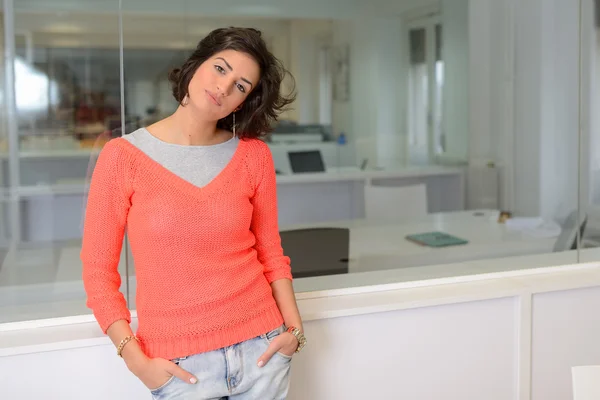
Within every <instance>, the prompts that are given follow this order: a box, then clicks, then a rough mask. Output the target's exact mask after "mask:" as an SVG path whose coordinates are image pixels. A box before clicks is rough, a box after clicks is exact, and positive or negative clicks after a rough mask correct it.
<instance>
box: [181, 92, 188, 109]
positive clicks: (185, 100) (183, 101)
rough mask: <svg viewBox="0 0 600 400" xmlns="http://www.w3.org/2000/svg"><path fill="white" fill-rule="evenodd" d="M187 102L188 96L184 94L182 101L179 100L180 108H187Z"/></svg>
mask: <svg viewBox="0 0 600 400" xmlns="http://www.w3.org/2000/svg"><path fill="white" fill-rule="evenodd" d="M188 101H189V100H188V95H187V94H186V95H185V96H184V97H183V100H181V105H182V106H187V104H188Z"/></svg>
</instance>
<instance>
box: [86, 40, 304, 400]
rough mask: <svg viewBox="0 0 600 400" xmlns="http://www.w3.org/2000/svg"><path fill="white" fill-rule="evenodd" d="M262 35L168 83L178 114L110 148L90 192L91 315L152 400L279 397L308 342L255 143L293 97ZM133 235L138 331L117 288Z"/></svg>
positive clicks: (191, 62)
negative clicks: (283, 87)
mask: <svg viewBox="0 0 600 400" xmlns="http://www.w3.org/2000/svg"><path fill="white" fill-rule="evenodd" d="M285 73H286V71H285V69H284V68H283V67H282V66H281V63H280V62H279V61H278V60H277V59H276V58H275V57H274V56H273V55H272V54H271V53H270V52H269V51H268V50H267V47H266V45H265V43H264V41H263V39H262V38H261V34H260V32H259V31H257V30H254V29H245V28H228V29H217V30H215V31H213V32H211V33H210V34H209V35H208V36H207V37H206V38H204V39H203V40H202V41H201V42H200V43H199V44H198V47H197V48H196V50H195V51H194V53H193V54H192V55H191V56H190V57H189V59H188V60H187V61H186V62H185V63H184V64H183V66H182V67H181V68H179V69H175V70H174V71H172V72H171V74H170V75H169V79H170V81H171V82H172V86H173V95H174V97H175V99H176V100H177V101H178V102H179V107H178V108H177V110H176V111H175V113H173V114H172V115H171V116H169V117H167V118H165V119H163V120H161V121H158V122H157V123H155V124H152V125H150V126H148V127H147V128H142V129H139V130H137V131H135V132H133V133H131V134H129V135H125V136H123V137H121V138H116V139H113V140H111V141H110V142H108V143H107V144H106V145H105V147H104V148H103V150H102V152H101V153H100V156H99V158H98V162H97V164H96V167H95V169H94V173H93V176H92V181H91V183H90V190H89V197H88V202H87V209H86V220H85V226H84V235H83V246H82V250H81V258H82V261H83V280H84V285H85V289H86V291H87V294H88V306H89V307H90V308H91V309H92V310H93V312H94V315H95V317H96V319H97V320H98V322H99V324H100V326H101V328H102V329H103V331H104V332H105V333H107V334H108V335H109V336H110V338H111V340H112V341H113V343H114V344H115V346H116V347H117V353H118V354H119V355H120V356H121V357H123V359H124V360H125V363H126V365H127V367H128V368H129V369H130V370H131V372H133V373H134V374H135V375H136V376H137V377H138V378H139V379H140V380H141V381H142V382H143V383H144V384H145V385H146V386H147V387H148V388H149V389H150V390H151V391H152V394H153V396H154V398H156V399H159V398H160V399H175V398H176V399H223V398H228V399H240V400H242V399H284V398H285V397H286V394H287V390H288V382H289V369H290V361H291V357H292V355H293V354H294V352H297V351H299V349H301V348H302V346H303V345H304V343H305V339H304V335H303V333H302V332H303V328H302V321H301V318H300V315H299V312H298V309H297V306H296V301H295V296H294V292H293V288H292V281H291V280H292V275H291V269H290V262H289V258H288V257H286V256H284V254H283V251H282V248H281V241H280V237H279V232H278V226H277V204H276V203H277V202H276V183H275V168H274V165H273V160H272V157H271V153H270V151H269V149H268V147H267V145H266V144H265V143H264V142H262V141H261V140H258V137H259V136H260V135H261V134H264V133H265V132H267V131H268V130H269V127H270V126H271V125H272V123H273V122H275V121H276V119H277V116H278V114H279V113H280V112H281V111H282V110H283V109H284V107H285V106H287V105H288V104H289V103H291V102H292V101H293V96H290V97H284V96H282V95H281V93H280V87H281V83H282V80H283V78H284V76H285ZM125 227H127V233H128V237H129V241H130V244H131V251H132V254H133V256H134V259H135V268H136V279H137V293H136V305H137V314H138V323H139V325H138V330H137V335H134V334H133V333H132V330H131V328H130V322H131V317H130V313H129V311H128V309H127V306H126V302H125V298H124V296H123V295H122V294H121V293H120V292H119V287H120V283H121V281H120V276H119V273H118V271H117V265H118V262H119V257H120V252H121V248H122V241H123V234H124V230H125Z"/></svg>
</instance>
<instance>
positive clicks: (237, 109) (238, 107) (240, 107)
mask: <svg viewBox="0 0 600 400" xmlns="http://www.w3.org/2000/svg"><path fill="white" fill-rule="evenodd" d="M243 105H244V103H242V104H240V105H239V106H237V108H236V109H235V110H233V112H237V111H240V110H241V109H242V106H243Z"/></svg>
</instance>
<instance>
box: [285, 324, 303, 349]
mask: <svg viewBox="0 0 600 400" xmlns="http://www.w3.org/2000/svg"><path fill="white" fill-rule="evenodd" d="M287 331H288V332H289V333H291V334H292V335H294V336H296V339H298V348H297V349H296V353H300V350H302V348H303V347H304V346H306V338H305V337H304V333H302V332H300V329H298V328H296V327H294V326H290V327H289V328H288V330H287Z"/></svg>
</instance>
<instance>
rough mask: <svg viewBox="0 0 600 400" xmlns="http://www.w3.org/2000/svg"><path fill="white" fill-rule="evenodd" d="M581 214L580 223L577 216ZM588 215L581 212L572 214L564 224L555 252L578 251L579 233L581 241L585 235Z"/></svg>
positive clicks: (555, 245) (555, 244)
mask: <svg viewBox="0 0 600 400" xmlns="http://www.w3.org/2000/svg"><path fill="white" fill-rule="evenodd" d="M578 214H579V223H577V215H578ZM587 220H588V218H587V214H586V213H584V212H582V211H580V212H579V213H578V212H577V211H573V212H571V214H569V216H568V217H567V218H566V219H565V222H564V223H563V224H562V227H561V231H560V235H558V238H557V239H556V242H555V243H554V252H559V251H568V250H575V249H577V231H579V240H580V242H581V240H582V239H583V233H584V231H585V227H586V225H587Z"/></svg>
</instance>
